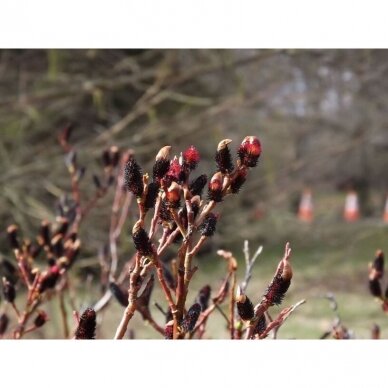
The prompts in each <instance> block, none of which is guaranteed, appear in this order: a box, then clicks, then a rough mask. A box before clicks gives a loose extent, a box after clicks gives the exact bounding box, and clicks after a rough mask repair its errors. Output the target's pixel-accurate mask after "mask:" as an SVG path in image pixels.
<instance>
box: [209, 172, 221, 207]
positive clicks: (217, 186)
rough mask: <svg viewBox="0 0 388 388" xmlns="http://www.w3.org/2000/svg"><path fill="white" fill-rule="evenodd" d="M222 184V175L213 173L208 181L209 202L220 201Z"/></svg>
mask: <svg viewBox="0 0 388 388" xmlns="http://www.w3.org/2000/svg"><path fill="white" fill-rule="evenodd" d="M222 183H223V181H222V174H221V173H220V172H217V173H215V174H214V175H213V177H212V179H210V182H209V187H208V199H209V200H210V201H215V202H221V201H222Z"/></svg>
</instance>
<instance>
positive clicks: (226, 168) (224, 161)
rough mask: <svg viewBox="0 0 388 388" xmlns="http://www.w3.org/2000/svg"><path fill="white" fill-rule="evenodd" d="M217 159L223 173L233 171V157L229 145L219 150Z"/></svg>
mask: <svg viewBox="0 0 388 388" xmlns="http://www.w3.org/2000/svg"><path fill="white" fill-rule="evenodd" d="M215 160H216V164H217V168H218V171H221V172H222V173H223V174H226V173H231V172H232V171H233V168H234V166H233V159H232V155H231V153H230V150H229V148H228V146H225V147H223V148H221V149H219V150H217V152H216V156H215Z"/></svg>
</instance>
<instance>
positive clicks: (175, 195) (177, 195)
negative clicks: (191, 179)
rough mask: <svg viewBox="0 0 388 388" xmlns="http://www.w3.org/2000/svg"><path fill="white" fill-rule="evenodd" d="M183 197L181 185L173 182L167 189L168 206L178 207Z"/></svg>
mask: <svg viewBox="0 0 388 388" xmlns="http://www.w3.org/2000/svg"><path fill="white" fill-rule="evenodd" d="M180 199H181V187H180V186H179V185H178V184H177V183H176V182H172V183H171V186H170V187H169V188H168V189H167V191H166V200H167V206H168V207H170V208H173V209H177V208H179V206H180Z"/></svg>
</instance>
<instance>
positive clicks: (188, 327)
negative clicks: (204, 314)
mask: <svg viewBox="0 0 388 388" xmlns="http://www.w3.org/2000/svg"><path fill="white" fill-rule="evenodd" d="M200 314H201V305H200V304H199V303H194V304H193V305H192V306H191V307H190V308H189V311H188V312H187V314H186V316H185V317H184V318H183V321H182V325H181V326H182V330H183V331H184V332H186V333H187V332H190V331H192V330H193V329H194V327H195V324H196V323H197V320H198V317H199V315H200Z"/></svg>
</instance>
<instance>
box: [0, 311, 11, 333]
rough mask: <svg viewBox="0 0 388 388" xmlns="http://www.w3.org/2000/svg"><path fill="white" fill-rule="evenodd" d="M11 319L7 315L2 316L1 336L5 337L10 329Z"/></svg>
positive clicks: (0, 319)
mask: <svg viewBox="0 0 388 388" xmlns="http://www.w3.org/2000/svg"><path fill="white" fill-rule="evenodd" d="M8 324H9V318H8V315H7V314H6V313H2V314H1V315H0V336H1V335H3V334H4V333H5V332H6V331H7V328H8Z"/></svg>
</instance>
